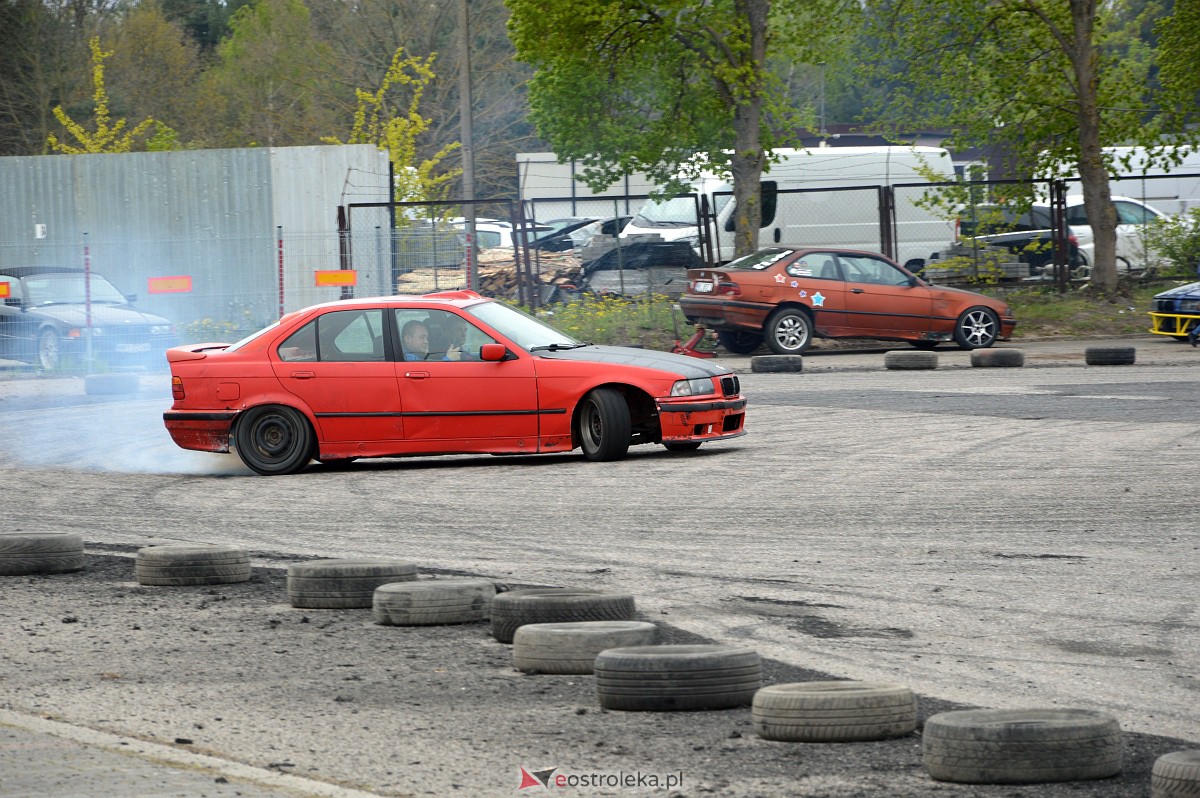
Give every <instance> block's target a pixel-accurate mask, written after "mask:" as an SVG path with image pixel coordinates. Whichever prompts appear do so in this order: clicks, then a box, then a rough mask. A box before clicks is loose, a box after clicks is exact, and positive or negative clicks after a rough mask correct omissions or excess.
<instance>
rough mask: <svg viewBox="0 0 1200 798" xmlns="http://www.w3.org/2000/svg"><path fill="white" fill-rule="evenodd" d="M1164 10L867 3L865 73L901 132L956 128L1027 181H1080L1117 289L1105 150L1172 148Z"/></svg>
mask: <svg viewBox="0 0 1200 798" xmlns="http://www.w3.org/2000/svg"><path fill="white" fill-rule="evenodd" d="M1184 1H1185V2H1194V0H1184ZM1180 5H1183V3H1180ZM1139 9H1140V10H1139ZM1161 14H1162V9H1161V7H1160V6H1159V5H1158V4H1157V3H1149V4H1140V5H1139V6H1137V7H1136V8H1135V7H1134V6H1131V5H1130V4H1129V3H1127V2H1120V1H1118V2H1112V3H1100V2H1099V1H1098V0H993V1H992V2H987V3H979V2H976V0H869V2H868V17H867V18H868V20H869V21H870V31H869V35H871V36H874V37H877V38H878V40H879V41H880V43H881V46H880V48H879V50H878V51H876V53H875V55H874V57H872V58H871V59H869V60H868V61H867V62H866V63H865V65H864V67H865V68H864V71H863V75H864V78H865V79H867V80H880V81H884V80H886V81H890V82H891V83H890V87H889V88H890V90H889V91H888V92H887V93H886V94H885V95H884V97H883V98H882V99H881V101H880V103H879V104H878V105H877V106H876V108H875V109H874V110H875V111H876V112H877V114H878V119H879V120H881V121H882V122H885V123H887V124H889V125H890V126H891V127H892V128H893V129H903V128H905V127H911V126H914V125H926V126H942V127H948V128H950V129H951V130H952V131H954V134H955V135H954V138H953V139H952V146H953V145H960V146H961V145H976V146H984V147H990V146H999V147H1000V148H1002V149H1003V150H1005V151H1007V152H1009V153H1011V154H1012V156H1013V159H1014V160H1013V164H1014V166H1015V168H1016V169H1018V170H1020V171H1022V172H1024V173H1025V174H1035V175H1037V174H1041V175H1053V174H1066V173H1075V174H1078V175H1079V178H1080V185H1081V187H1082V191H1083V197H1084V202H1085V204H1086V206H1087V211H1088V217H1089V219H1091V220H1092V230H1093V232H1094V234H1095V242H1096V244H1095V246H1096V249H1095V260H1096V262H1095V263H1094V264H1092V283H1093V285H1094V287H1095V288H1096V289H1098V290H1099V291H1101V292H1103V293H1111V292H1113V291H1115V290H1117V288H1118V284H1117V269H1116V221H1117V220H1116V214H1115V211H1114V209H1113V207H1112V203H1111V192H1110V189H1109V174H1110V172H1112V171H1113V170H1114V164H1113V163H1112V158H1111V157H1110V156H1108V155H1106V153H1105V152H1104V151H1103V148H1104V147H1105V146H1109V145H1115V144H1140V145H1143V146H1147V147H1152V148H1153V147H1156V146H1160V145H1162V144H1163V143H1164V141H1163V139H1162V134H1163V132H1164V128H1163V124H1162V123H1163V120H1164V119H1166V116H1164V115H1162V114H1158V115H1156V113H1155V111H1156V108H1155V105H1154V103H1155V96H1154V93H1153V92H1152V89H1151V87H1152V85H1153V80H1152V78H1153V67H1154V52H1153V48H1152V47H1151V45H1150V43H1148V42H1147V41H1146V40H1145V38H1144V36H1143V32H1144V31H1145V30H1147V29H1148V28H1149V27H1150V26H1151V24H1152V20H1153V19H1154V18H1155V17H1156V15H1161ZM896 58H901V59H903V68H902V69H900V70H897V69H896V64H895V59H896ZM897 76H899V77H900V78H901V79H900V80H899V81H898V82H897V81H896V78H897Z"/></svg>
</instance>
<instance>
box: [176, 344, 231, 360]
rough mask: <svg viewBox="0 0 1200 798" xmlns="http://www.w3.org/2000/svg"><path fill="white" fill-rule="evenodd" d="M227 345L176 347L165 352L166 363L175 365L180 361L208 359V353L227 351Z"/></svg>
mask: <svg viewBox="0 0 1200 798" xmlns="http://www.w3.org/2000/svg"><path fill="white" fill-rule="evenodd" d="M229 346H230V345H229V344H216V343H211V344H188V345H187V346H176V347H172V348H171V349H168V350H167V362H168V363H177V362H179V361H180V360H203V359H204V358H206V357H208V352H214V351H220V350H223V349H228V348H229Z"/></svg>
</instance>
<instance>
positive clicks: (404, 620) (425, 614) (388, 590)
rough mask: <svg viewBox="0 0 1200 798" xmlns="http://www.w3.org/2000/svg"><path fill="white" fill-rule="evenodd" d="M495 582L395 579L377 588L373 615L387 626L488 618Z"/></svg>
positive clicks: (379, 622) (377, 621) (494, 591)
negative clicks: (395, 580)
mask: <svg viewBox="0 0 1200 798" xmlns="http://www.w3.org/2000/svg"><path fill="white" fill-rule="evenodd" d="M495 595H496V586H495V585H494V584H492V583H491V582H489V581H487V580H486V579H429V580H425V581H416V582H392V583H390V584H386V585H380V586H379V587H377V588H375V593H374V597H373V600H372V604H371V615H372V617H373V618H374V620H375V623H378V624H382V625H384V626H432V625H435V624H451V623H472V622H475V621H484V620H487V617H488V611H489V609H490V607H491V604H492V599H493V598H494V597H495Z"/></svg>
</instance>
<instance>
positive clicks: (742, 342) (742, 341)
mask: <svg viewBox="0 0 1200 798" xmlns="http://www.w3.org/2000/svg"><path fill="white" fill-rule="evenodd" d="M717 341H719V342H720V344H721V346H723V347H725V348H726V349H728V350H729V351H730V352H732V353H733V354H735V355H748V354H750V353H751V352H753V351H754V350H755V349H758V348H759V347H760V346H762V342H763V337H762V336H761V335H759V334H758V333H752V332H742V331H741V330H718V331H717Z"/></svg>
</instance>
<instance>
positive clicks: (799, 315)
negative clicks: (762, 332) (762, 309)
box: [766, 308, 812, 355]
mask: <svg viewBox="0 0 1200 798" xmlns="http://www.w3.org/2000/svg"><path fill="white" fill-rule="evenodd" d="M766 338H767V346H768V347H769V348H770V349H771V351H772V352H774V353H775V354H777V355H799V354H802V353H803V352H804V350H806V349H808V346H809V344H811V343H812V319H811V318H810V317H809V315H808V314H807V313H805V312H804V311H803V310H799V309H797V308H781V309H780V310H777V311H775V312H774V313H772V314H771V317H770V318H769V319H767V326H766Z"/></svg>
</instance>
